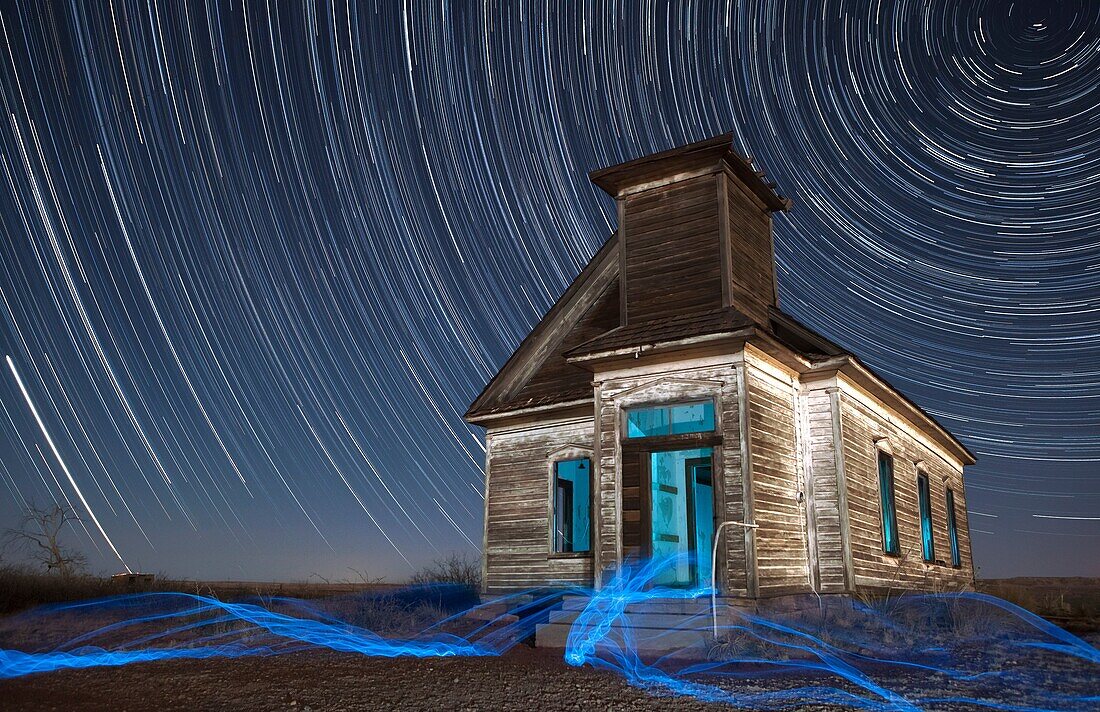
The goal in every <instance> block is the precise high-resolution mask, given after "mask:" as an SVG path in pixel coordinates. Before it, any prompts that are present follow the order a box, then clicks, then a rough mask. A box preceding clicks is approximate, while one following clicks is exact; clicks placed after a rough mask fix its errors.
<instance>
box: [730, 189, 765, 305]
mask: <svg viewBox="0 0 1100 712" xmlns="http://www.w3.org/2000/svg"><path fill="white" fill-rule="evenodd" d="M724 183H725V186H726V218H725V219H726V220H727V221H728V222H729V249H728V251H727V255H728V259H729V278H728V279H729V287H728V289H729V291H730V303H731V304H732V305H733V306H734V307H736V308H737V309H739V310H740V311H742V312H743V313H745V314H747V315H748V316H750V317H752V318H753V319H755V320H756V321H757V322H759V323H762V324H766V323H767V322H768V306H769V305H771V304H774V303H775V273H774V269H773V257H772V218H771V214H770V213H768V212H766V211H764V210H761V209H760V207H759V206H758V205H757V202H756V200H755V199H754V198H752V197H751V196H750V195H749V194H748V193H747V192H745V189H744V187H743V186H742V185H741V184H740V183H739V181H737V180H736V179H728V180H725V181H724Z"/></svg>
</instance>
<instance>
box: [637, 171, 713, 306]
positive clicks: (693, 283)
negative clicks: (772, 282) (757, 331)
mask: <svg viewBox="0 0 1100 712" xmlns="http://www.w3.org/2000/svg"><path fill="white" fill-rule="evenodd" d="M716 185H717V183H716V178H715V176H714V175H706V176H701V177H698V178H692V179H689V180H684V181H679V182H676V183H672V184H669V185H665V186H662V187H660V188H654V189H652V190H648V191H645V192H642V193H639V194H637V195H634V196H631V197H628V198H624V199H623V200H624V205H623V213H622V214H623V224H622V226H621V230H620V233H619V238H620V241H621V249H623V250H624V255H623V264H624V265H625V275H626V278H625V282H624V287H623V288H624V289H625V306H626V314H625V318H624V319H623V323H636V322H641V321H647V320H651V319H659V318H664V317H670V316H677V315H679V314H683V313H684V312H686V311H705V310H708V309H717V308H719V307H721V306H722V264H721V260H720V257H719V256H720V254H721V252H720V245H719V229H718V225H719V216H718V206H719V200H718V193H717V188H716Z"/></svg>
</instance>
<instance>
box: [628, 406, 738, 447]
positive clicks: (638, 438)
mask: <svg viewBox="0 0 1100 712" xmlns="http://www.w3.org/2000/svg"><path fill="white" fill-rule="evenodd" d="M700 404H710V421H711V425H712V427H711V428H709V429H707V430H691V431H688V432H686V433H674V432H672V425H673V423H672V410H673V409H674V408H678V407H681V406H690V405H700ZM643 410H665V411H667V412H668V415H669V417H668V432H666V433H659V434H655V435H631V434H630V414H631V413H632V412H636V411H643ZM621 411H622V423H621V426H620V427H621V428H622V439H623V440H624V441H630V442H642V441H647V440H650V439H657V438H680V437H699V436H703V435H709V434H714V433H717V432H718V429H719V423H718V402H717V399H716V398H714V397H713V396H701V397H699V398H686V399H683V400H673V401H657V402H653V403H637V404H632V405H629V406H628V405H624V406H623V407H622V408H621Z"/></svg>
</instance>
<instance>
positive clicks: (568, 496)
mask: <svg viewBox="0 0 1100 712" xmlns="http://www.w3.org/2000/svg"><path fill="white" fill-rule="evenodd" d="M591 485H592V463H591V462H589V460H588V459H587V458H583V459H580V460H562V461H561V462H555V463H554V531H553V543H554V552H555V553H559V554H574V553H575V554H579V553H586V552H588V551H589V550H590V548H591V547H590V541H591V533H592V532H591V530H592V527H591V521H592V515H591V501H592V499H591V490H592V487H591Z"/></svg>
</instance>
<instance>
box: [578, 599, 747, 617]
mask: <svg viewBox="0 0 1100 712" xmlns="http://www.w3.org/2000/svg"><path fill="white" fill-rule="evenodd" d="M730 600H731V599H726V598H719V599H718V605H719V606H723V605H727V603H728V601H730ZM588 601H589V598H588V597H587V596H566V597H564V598H563V599H562V610H565V611H583V610H584V608H585V607H586V606H587V605H588ZM625 612H626V613H631V614H632V613H676V614H681V615H699V614H709V613H710V599H709V598H651V599H649V600H646V601H639V602H636V603H628V604H627V605H626V609H625Z"/></svg>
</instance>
